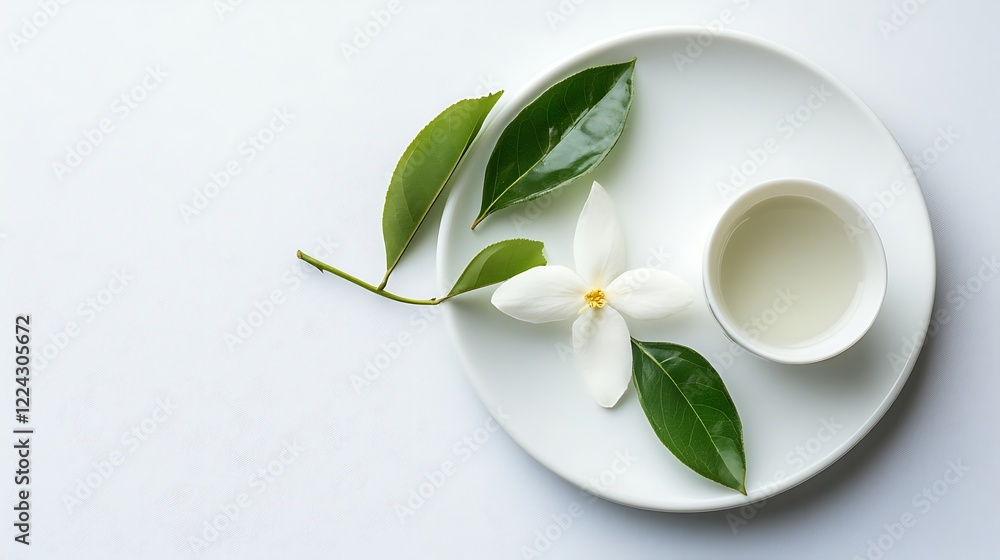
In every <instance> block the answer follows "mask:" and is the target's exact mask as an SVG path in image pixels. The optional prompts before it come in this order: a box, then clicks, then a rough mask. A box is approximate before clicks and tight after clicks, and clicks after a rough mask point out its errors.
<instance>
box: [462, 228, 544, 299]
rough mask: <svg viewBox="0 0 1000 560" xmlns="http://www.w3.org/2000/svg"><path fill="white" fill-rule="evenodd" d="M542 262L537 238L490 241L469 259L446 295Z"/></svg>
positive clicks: (540, 243) (509, 275)
mask: <svg viewBox="0 0 1000 560" xmlns="http://www.w3.org/2000/svg"><path fill="white" fill-rule="evenodd" d="M544 264H545V256H543V255H542V242H541V241H532V240H530V239H508V240H506V241H501V242H499V243H494V244H493V245H490V246H489V247H487V248H485V249H483V250H482V251H480V252H479V254H478V255H476V256H475V257H473V258H472V261H470V262H469V264H468V266H466V267H465V270H464V271H462V275H461V276H459V277H458V281H457V282H455V287H453V288H452V289H451V291H450V292H448V296H447V297H452V296H457V295H458V294H463V293H465V292H469V291H472V290H476V289H479V288H483V287H485V286H489V285H491V284H497V283H500V282H503V281H505V280H509V279H510V278H512V277H514V276H516V275H518V274H520V273H522V272H524V271H525V270H528V269H529V268H534V267H536V266H542V265H544Z"/></svg>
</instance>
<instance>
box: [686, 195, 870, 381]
mask: <svg viewBox="0 0 1000 560" xmlns="http://www.w3.org/2000/svg"><path fill="white" fill-rule="evenodd" d="M810 194H812V195H815V196H810ZM782 196H805V197H807V198H810V199H812V200H814V201H816V202H818V203H820V204H822V205H823V206H824V207H825V208H827V209H829V210H830V211H831V212H833V213H834V214H836V215H837V216H838V217H840V218H841V219H844V220H845V222H848V223H849V221H848V219H847V218H846V217H845V212H849V214H851V215H856V216H858V217H859V218H861V219H863V220H864V221H863V222H861V223H862V224H864V225H865V226H866V227H867V232H866V233H870V237H869V239H870V241H869V242H868V244H869V245H870V250H871V251H874V253H873V256H874V264H875V267H876V268H875V269H874V270H868V271H866V273H865V284H866V288H865V293H866V294H869V295H868V296H867V297H868V298H875V302H874V303H871V302H869V305H868V307H867V308H865V309H857V310H855V311H854V315H852V316H851V317H850V318H849V319H848V320H847V322H846V323H845V324H843V325H842V326H841V327H839V328H838V329H837V333H847V334H840V336H839V337H838V336H836V334H837V333H834V334H831V335H830V336H827V337H825V338H823V339H821V340H818V341H815V342H813V343H810V344H807V345H805V346H796V347H794V348H791V347H789V348H783V347H781V346H780V345H773V344H762V343H760V342H759V341H758V340H757V339H756V338H753V337H750V336H749V335H747V334H746V333H745V332H744V331H743V329H742V328H741V327H740V326H739V325H738V324H737V323H736V321H735V320H733V319H732V318H731V317H729V316H728V315H727V312H726V309H725V305H724V303H723V299H722V295H721V293H720V291H719V288H718V275H717V274H716V273H717V271H718V268H719V267H718V262H719V261H721V255H722V253H723V252H724V250H725V247H726V245H727V244H728V241H729V236H730V235H731V234H732V232H733V231H734V230H735V229H736V227H737V226H738V225H739V223H740V220H739V218H740V217H742V216H743V215H745V214H746V213H747V212H749V211H750V210H751V209H752V208H754V207H756V206H757V205H758V204H760V203H762V202H764V201H767V200H771V199H773V198H776V197H782ZM830 200H834V201H836V203H837V204H838V205H839V206H840V207H839V208H836V207H831V204H830V203H829V201H830ZM702 269H703V270H702V278H703V282H702V285H703V289H704V291H705V297H706V300H707V302H708V308H709V311H711V313H712V316H713V317H715V320H716V322H717V323H719V325H720V326H721V327H722V330H723V331H724V332H725V334H726V336H727V337H728V338H729V339H730V340H732V341H733V342H735V343H736V344H738V345H739V346H741V347H743V348H744V349H746V350H747V351H749V352H750V353H752V354H755V355H757V356H759V357H762V358H765V359H768V360H771V361H773V362H777V363H781V364H811V363H816V362H821V361H824V360H828V359H830V358H833V357H834V356H837V355H839V354H841V353H842V352H844V351H846V350H847V349H849V348H851V347H852V346H854V345H855V344H856V343H857V342H858V341H859V340H861V339H862V338H863V337H864V335H865V334H867V332H868V331H869V330H870V329H871V327H872V325H873V324H874V323H875V320H876V318H877V317H878V315H879V313H880V312H881V309H882V305H883V304H884V302H885V294H886V288H887V287H888V266H887V262H886V258H885V248H884V246H883V244H882V239H881V237H880V236H879V234H878V231H877V229H876V228H875V224H874V223H873V222H872V220H871V217H870V216H868V214H867V213H866V212H865V211H864V209H863V208H862V207H861V206H860V205H859V204H858V203H857V202H855V201H854V199H852V198H851V197H850V196H848V195H846V194H845V193H843V192H841V191H838V190H836V189H834V188H832V187H830V186H828V185H825V184H823V183H819V182H817V181H814V180H810V179H803V178H799V177H784V178H778V179H772V180H769V181H764V182H762V183H758V184H756V185H754V186H752V187H750V188H748V189H747V190H745V191H744V192H743V193H741V194H740V195H739V196H737V197H736V198H735V199H734V200H733V201H732V202H730V203H729V205H728V206H727V207H726V209H725V210H724V211H723V213H722V214H721V215H720V216H719V218H718V220H716V222H715V225H714V226H713V228H712V232H711V234H710V235H709V237H708V240H707V241H706V243H705V251H704V257H703V263H702Z"/></svg>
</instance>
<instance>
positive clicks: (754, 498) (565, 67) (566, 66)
mask: <svg viewBox="0 0 1000 560" xmlns="http://www.w3.org/2000/svg"><path fill="white" fill-rule="evenodd" d="M703 32H708V33H711V34H712V35H713V41H714V40H716V39H718V38H720V37H724V38H726V39H729V40H732V41H735V42H738V43H744V44H745V45H748V46H752V47H757V48H762V49H765V50H767V51H770V52H771V53H772V54H774V55H776V56H778V57H781V58H784V59H787V60H790V61H792V62H794V63H796V64H798V65H801V66H803V67H805V68H806V69H808V70H810V71H811V72H814V73H815V74H817V75H818V76H821V77H822V78H823V79H824V80H826V81H827V82H829V83H830V84H831V85H833V86H835V87H837V88H839V90H841V91H843V92H844V93H845V94H846V96H847V97H848V99H849V101H850V102H851V103H852V104H853V105H855V106H856V107H857V108H858V109H860V110H861V111H862V113H863V114H864V115H865V116H866V117H867V118H868V119H869V120H871V121H873V122H874V123H876V124H877V125H878V126H879V127H881V129H882V130H884V131H885V132H886V133H887V134H888V135H889V137H890V138H891V139H892V142H893V145H894V146H895V149H896V150H897V151H898V152H899V155H900V156H901V160H902V161H903V162H905V166H906V168H907V169H909V170H910V173H911V174H912V176H913V181H914V184H915V185H916V187H917V191H918V192H919V194H920V197H919V200H918V201H917V202H918V203H919V204H920V205H921V207H922V210H923V212H922V213H921V214H920V216H914V218H913V219H914V220H916V219H919V220H921V221H922V222H923V223H922V224H921V225H923V226H925V227H926V229H927V231H928V232H929V233H930V241H931V249H932V251H931V254H930V255H929V257H930V261H931V262H930V264H931V268H930V274H929V282H930V301H929V303H928V305H927V309H926V311H925V312H924V313H923V314H922V317H923V319H922V321H920V322H919V323H918V325H926V324H927V323H928V321H930V319H931V316H932V314H933V312H934V302H935V300H936V290H937V254H936V251H935V250H933V249H934V247H935V245H936V244H935V243H934V230H933V228H932V227H931V222H930V215H929V213H928V211H927V204H926V199H925V198H924V193H923V188H921V186H920V182H919V179H918V177H917V176H916V174H915V173H914V172H913V168H912V166H911V165H910V162H909V160H908V158H906V156H905V153H904V152H903V150H902V147H901V146H900V145H899V141H898V140H897V139H896V137H895V135H893V134H892V131H890V130H889V128H888V127H887V126H886V125H885V123H884V122H883V121H882V120H881V119H880V118H879V117H878V115H876V114H875V112H874V111H872V109H871V108H870V107H869V106H868V104H867V103H865V102H864V100H863V99H861V98H860V97H859V96H858V95H857V93H855V92H854V90H852V89H851V88H849V87H847V85H846V84H844V83H843V82H842V81H841V80H840V79H838V78H837V77H835V76H834V75H832V74H830V73H829V72H828V71H827V70H826V69H824V68H823V67H821V66H819V65H818V64H816V63H814V62H812V61H811V60H810V59H808V58H806V57H804V56H803V55H801V54H799V53H798V52H796V51H794V50H792V49H791V48H789V47H786V46H784V45H781V44H778V43H776V42H773V41H771V40H768V39H765V38H762V37H760V36H757V35H754V34H751V33H746V32H742V31H734V30H728V29H723V30H721V31H720V30H718V29H713V28H710V27H707V26H702V25H677V26H653V27H645V28H640V29H635V30H632V31H626V32H623V33H618V34H615V35H612V36H609V37H607V38H604V39H601V40H598V41H595V42H593V43H589V44H587V45H585V46H584V47H581V48H579V49H577V50H575V51H573V52H572V53H570V54H568V55H566V56H563V57H562V58H560V59H558V60H556V61H555V62H554V63H552V64H549V65H548V66H546V67H544V68H543V69H542V70H540V71H538V72H537V73H536V74H534V75H533V76H532V77H531V78H530V79H528V80H526V81H525V82H524V83H522V84H521V85H520V86H519V87H518V89H517V90H516V92H515V93H514V95H512V96H510V97H509V98H507V99H506V100H503V99H501V102H500V103H499V104H498V105H497V107H496V108H495V109H494V111H492V112H491V114H490V115H489V118H488V119H487V120H486V122H485V123H484V125H483V128H482V131H483V132H485V131H486V130H488V129H489V128H490V127H492V126H495V122H496V120H497V118H498V117H499V116H500V115H503V114H505V113H506V112H507V111H508V108H509V107H510V106H513V105H518V106H520V105H523V104H525V103H527V102H530V100H531V99H525V98H526V97H528V92H532V91H534V90H535V89H537V88H538V87H539V86H540V85H541V84H542V83H548V82H551V81H552V80H553V79H555V78H558V77H560V76H568V75H569V73H570V72H572V70H573V69H574V67H575V65H577V64H578V63H579V62H580V61H582V60H584V59H586V58H588V57H590V56H592V55H594V54H597V53H600V52H601V51H602V50H606V49H609V48H611V47H614V46H616V45H618V44H621V43H625V42H629V41H643V40H648V39H651V38H657V37H671V36H684V35H692V36H695V35H697V34H699V33H703ZM532 98H533V96H532ZM483 132H480V135H479V136H478V137H477V138H476V140H475V142H474V143H473V145H472V146H470V148H469V151H470V152H471V151H473V150H477V149H484V148H482V147H480V146H479V143H480V139H481V138H483V137H484V136H485V134H483ZM464 163H465V162H464V161H463V164H464ZM457 171H458V170H456V173H457ZM456 188H458V187H457V186H456V187H454V188H453V189H452V190H451V191H450V192H449V193H448V197H447V199H446V201H445V206H444V210H443V213H442V216H441V222H440V225H439V227H438V237H437V242H436V244H435V257H436V263H435V269H436V273H437V280H438V284H439V287H440V288H441V289H442V290H447V289H448V288H449V287H450V286H449V273H448V270H447V265H446V261H447V259H446V258H444V257H443V255H445V254H447V252H448V248H447V247H446V246H447V241H448V238H449V234H448V233H447V231H446V230H449V229H451V228H452V222H453V220H454V216H455V214H456V213H457V211H456V210H455V206H456V204H457V203H456V202H455V201H456V200H457V197H455V196H453V195H454V192H455V189H456ZM876 229H877V228H876ZM444 316H445V324H446V325H447V328H448V332H449V336H450V337H451V338H452V340H455V339H456V331H457V329H458V328H459V327H458V325H457V324H456V320H455V313H453V312H452V311H451V310H450V309H449V308H448V306H446V307H445V310H444ZM866 336H867V333H866ZM926 338H927V337H926V333H925V336H922V337H920V339H919V341H917V343H916V344H914V350H913V352H912V353H911V354H910V355H909V356H908V357H907V360H906V363H905V364H904V366H903V369H902V371H901V372H900V374H899V375H898V377H897V378H896V381H895V382H894V384H893V385H892V387H891V388H890V389H889V391H888V393H887V394H886V396H885V397H884V398H883V399H882V401H881V402H880V403H879V405H878V406H877V407H876V408H875V410H874V411H873V412H872V413H871V414H870V415H869V416H868V417H867V418H866V419H865V421H864V423H863V424H862V425H861V426H860V427H859V428H858V429H857V430H856V431H855V432H854V433H853V434H852V435H851V436H850V437H849V438H848V439H847V440H845V441H844V442H843V443H841V444H840V445H839V446H837V447H835V448H834V449H832V450H831V451H830V453H829V454H828V455H827V456H826V457H825V458H824V460H822V461H817V462H815V463H812V464H810V465H808V466H806V467H805V468H803V469H802V470H800V471H797V472H795V473H793V474H792V475H790V476H788V477H787V478H785V479H784V480H782V481H781V482H780V483H776V482H772V483H768V484H765V485H764V487H765V488H767V490H766V491H765V492H764V493H763V495H757V494H752V495H751V496H743V495H739V494H736V495H735V496H733V497H730V496H722V497H720V498H718V499H715V500H713V501H712V502H711V503H701V504H675V505H673V506H671V507H663V505H662V504H652V503H638V502H626V501H623V500H619V499H616V498H615V497H614V496H609V495H606V493H604V492H601V491H596V490H595V489H587V488H584V486H582V485H581V484H579V483H577V482H576V481H575V480H574V479H573V477H571V476H569V475H568V473H566V472H564V470H563V469H562V468H560V467H559V466H558V465H556V464H552V463H550V462H549V461H546V460H543V459H542V458H540V457H538V456H536V455H535V454H534V453H532V452H531V451H530V450H529V449H528V448H527V447H525V445H524V444H522V442H521V440H520V438H519V437H518V436H516V435H515V434H512V433H511V432H510V431H508V430H507V428H506V427H504V433H506V434H507V435H508V436H509V437H510V438H511V440H513V441H514V442H515V443H516V444H517V445H518V447H520V448H521V450H522V451H523V452H525V453H526V454H527V455H528V456H530V457H531V458H532V459H534V460H535V461H537V462H538V463H539V464H541V465H542V466H544V467H545V468H546V469H548V470H550V471H552V472H553V473H555V474H557V475H558V476H559V477H560V478H562V479H563V480H565V481H566V482H569V483H570V484H573V485H574V486H576V487H578V488H581V489H583V490H584V491H587V492H589V493H592V494H594V495H597V496H599V497H600V498H602V499H605V500H608V501H610V502H613V503H617V504H621V505H624V506H628V507H632V508H635V509H640V510H647V511H658V512H673V513H702V512H711V511H720V510H726V509H732V508H737V507H741V506H744V505H747V504H750V503H754V502H758V501H761V500H765V499H771V498H772V497H774V496H776V495H778V494H781V493H784V492H787V491H788V490H791V489H792V488H795V487H797V486H799V485H800V484H802V483H804V482H806V481H807V480H810V479H812V478H813V477H815V476H816V475H818V474H819V473H821V472H823V471H824V470H826V469H827V468H829V467H830V466H831V465H833V464H834V463H836V462H837V461H839V460H840V459H841V458H843V456H844V455H846V454H847V452H849V451H850V450H851V449H853V448H854V446H856V445H857V444H858V443H860V442H861V440H863V439H864V438H865V437H866V436H867V435H868V434H869V433H870V432H871V430H872V429H873V428H874V427H875V425H876V424H878V422H879V421H880V420H881V419H882V418H883V417H884V416H885V414H886V412H888V410H889V408H890V407H891V405H892V403H893V402H895V400H896V398H897V397H898V396H899V394H900V392H902V389H903V386H904V385H905V384H906V382H907V381H908V380H909V378H910V374H911V373H912V371H913V368H914V366H915V365H916V362H917V360H918V359H919V357H920V353H921V351H922V350H923V346H924V342H925V341H926ZM453 347H454V349H455V350H456V351H457V352H458V355H459V359H460V360H461V363H462V366H463V376H464V377H465V379H466V380H467V381H468V382H469V383H470V384H471V385H472V388H473V390H474V391H475V393H476V397H477V398H478V399H479V401H480V402H481V403H482V404H483V405H484V406H485V408H487V410H488V412H489V414H490V415H491V416H493V417H495V413H494V411H493V408H492V407H491V406H490V400H491V399H488V398H486V395H487V391H486V389H485V387H484V386H483V385H482V384H481V383H480V381H479V380H478V379H477V378H476V377H475V376H474V375H472V374H471V373H470V372H471V371H472V370H473V369H475V368H474V365H473V361H472V360H471V359H470V358H469V356H468V355H467V352H466V350H465V349H464V348H462V347H461V346H459V345H457V344H455V345H453ZM715 502H722V503H715Z"/></svg>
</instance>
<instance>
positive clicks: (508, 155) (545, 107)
mask: <svg viewBox="0 0 1000 560" xmlns="http://www.w3.org/2000/svg"><path fill="white" fill-rule="evenodd" d="M634 69H635V60H634V59H633V60H631V61H629V62H623V63H621V64H612V65H609V66H597V67H594V68H588V69H587V70H584V71H582V72H579V73H577V74H574V75H572V76H570V77H569V78H566V79H565V80H563V81H561V82H559V83H558V84H556V85H554V86H552V87H550V88H549V89H547V90H546V91H545V92H544V93H542V94H541V95H540V96H538V98H537V99H535V100H534V101H532V102H531V103H530V104H529V105H528V106H527V107H525V108H524V109H523V110H522V111H521V112H520V113H518V114H517V116H516V117H514V120H513V121H511V123H510V124H509V125H507V128H505V129H504V131H503V133H502V134H501V135H500V139H499V140H497V144H496V146H495V147H494V148H493V153H492V155H490V160H489V163H488V164H487V166H486V177H485V180H484V182H483V202H482V207H481V209H480V212H479V217H477V218H476V221H475V223H474V224H472V227H473V228H475V227H476V225H477V224H479V222H481V221H482V220H483V219H484V218H485V217H486V216H489V215H490V214H492V213H493V212H496V211H497V210H501V209H503V208H507V207H509V206H512V205H514V204H518V203H521V202H526V201H529V200H531V199H533V198H537V197H539V196H541V195H543V194H545V193H547V192H549V191H551V190H553V189H556V188H558V187H561V186H563V185H565V184H566V183H569V182H570V181H572V180H574V179H576V178H577V177H580V176H581V175H583V174H584V173H587V172H588V171H590V170H592V169H593V168H595V167H597V165H598V164H600V163H601V161H603V160H604V157H605V156H607V155H608V152H610V151H611V148H613V147H614V146H615V143H616V142H618V138H619V137H620V136H621V134H622V131H623V130H624V129H625V119H626V117H628V112H629V107H630V106H631V105H632V74H633V71H634Z"/></svg>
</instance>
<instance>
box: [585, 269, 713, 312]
mask: <svg viewBox="0 0 1000 560" xmlns="http://www.w3.org/2000/svg"><path fill="white" fill-rule="evenodd" d="M604 293H605V295H606V296H607V299H608V305H611V306H613V307H614V308H615V309H617V310H618V311H621V312H622V313H624V314H626V315H628V316H629V317H635V318H636V319H645V320H648V319H663V318H664V317H669V316H671V315H673V314H674V313H677V312H678V311H681V310H682V309H684V308H686V307H687V306H689V305H691V302H693V301H694V290H692V289H691V286H689V285H688V283H687V282H685V281H683V280H681V279H680V278H678V277H677V276H675V275H673V274H671V273H669V272H666V271H663V270H656V269H655V268H637V269H635V270H629V271H628V272H625V273H624V274H622V275H621V276H619V277H618V278H615V279H614V280H613V281H612V282H611V283H610V284H608V287H607V288H606V289H605V290H604Z"/></svg>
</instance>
